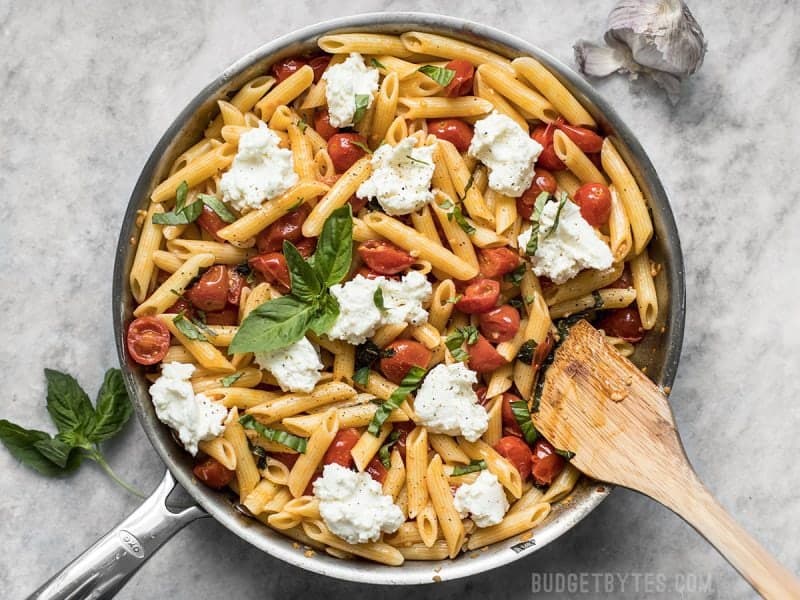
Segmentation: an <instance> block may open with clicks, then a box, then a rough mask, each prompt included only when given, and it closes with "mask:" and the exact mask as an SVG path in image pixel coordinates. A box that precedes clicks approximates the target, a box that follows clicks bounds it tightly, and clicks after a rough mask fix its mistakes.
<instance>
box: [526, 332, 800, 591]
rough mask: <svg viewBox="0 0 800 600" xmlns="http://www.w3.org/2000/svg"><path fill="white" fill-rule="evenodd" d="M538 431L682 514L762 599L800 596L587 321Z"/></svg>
mask: <svg viewBox="0 0 800 600" xmlns="http://www.w3.org/2000/svg"><path fill="white" fill-rule="evenodd" d="M533 422H534V425H536V428H537V429H538V430H539V431H541V432H542V434H544V436H545V437H546V438H547V439H548V440H550V442H551V443H552V444H553V445H554V446H556V447H557V448H562V449H565V450H569V451H570V452H574V453H575V456H574V457H573V458H572V460H571V462H572V464H573V465H574V466H575V467H576V468H578V469H579V470H581V471H582V472H583V473H585V474H586V475H588V476H589V477H592V478H594V479H598V480H600V481H607V482H610V483H614V484H616V485H621V486H624V487H627V488H631V489H633V490H636V491H638V492H641V493H643V494H645V495H647V496H650V497H651V498H653V499H654V500H657V501H658V502H660V503H661V504H663V505H664V506H666V507H667V508H670V509H671V510H673V511H674V512H675V513H677V514H678V515H680V516H681V517H683V518H684V519H685V520H686V521H687V522H688V523H689V524H690V525H692V526H693V527H694V528H695V529H697V531H698V532H700V534H702V535H703V536H704V537H705V538H706V539H707V540H708V541H709V542H710V543H711V544H712V545H713V546H714V547H716V549H717V550H719V552H720V553H721V554H722V555H723V556H724V557H725V558H726V559H727V560H728V561H729V562H730V563H731V564H732V565H733V566H734V567H735V568H736V569H737V570H738V571H739V573H741V574H742V575H743V576H744V578H745V579H747V581H748V582H750V585H752V586H753V588H754V589H755V590H756V591H757V592H758V593H759V594H761V596H763V597H764V598H780V599H782V600H783V599H786V598H800V581H798V580H797V579H796V578H795V576H794V575H792V573H790V572H789V571H788V570H787V569H786V568H784V567H783V566H782V565H781V564H780V563H778V561H777V560H775V558H773V557H772V556H771V555H770V554H769V553H768V552H767V551H766V550H765V549H764V548H763V547H762V546H761V545H760V544H759V543H758V542H757V541H756V540H755V539H753V538H752V537H751V536H750V535H749V534H748V533H747V532H746V531H745V530H744V529H742V528H741V527H740V526H739V525H738V524H737V523H736V522H735V521H734V520H733V518H731V516H730V515H729V514H728V513H727V512H726V511H725V509H723V508H722V507H721V506H720V505H719V504H718V503H717V502H716V500H714V498H713V497H712V496H711V494H710V493H709V491H708V490H707V489H706V488H705V487H704V486H703V484H702V483H701V482H700V480H699V479H698V477H697V474H696V473H695V472H694V470H693V469H692V467H691V465H690V464H689V461H688V459H687V458H686V453H685V452H684V449H683V446H682V445H681V441H680V438H679V437H678V432H677V431H676V430H675V422H674V421H673V418H672V412H671V411H670V408H669V404H668V403H667V398H666V396H665V395H664V394H663V392H662V391H661V390H660V389H659V388H658V387H656V385H655V384H654V383H653V382H652V381H650V380H649V379H648V378H647V377H646V376H645V375H644V374H643V373H642V372H641V371H640V370H639V369H638V368H637V367H636V366H635V365H634V364H633V363H632V362H630V361H629V360H628V359H626V358H624V357H623V356H621V355H620V354H619V353H618V352H617V351H616V350H614V348H612V347H611V346H610V345H608V344H607V343H606V341H605V338H604V336H603V335H602V334H601V333H600V332H598V331H597V330H596V329H595V328H594V327H592V326H591V325H590V324H589V323H587V322H586V321H580V322H578V323H577V324H576V325H575V326H574V327H573V328H572V329H571V331H570V333H569V335H568V337H567V339H566V341H565V342H564V343H563V344H562V345H561V347H560V348H559V349H558V350H557V352H556V356H555V360H554V361H553V364H552V365H551V366H550V368H549V369H548V370H547V375H546V378H545V384H544V389H543V393H542V398H541V403H540V406H539V410H538V411H537V412H534V413H533Z"/></svg>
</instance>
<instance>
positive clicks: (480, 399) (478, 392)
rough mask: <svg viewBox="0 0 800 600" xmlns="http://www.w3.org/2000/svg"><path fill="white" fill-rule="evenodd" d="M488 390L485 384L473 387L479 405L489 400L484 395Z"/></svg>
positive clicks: (484, 404)
mask: <svg viewBox="0 0 800 600" xmlns="http://www.w3.org/2000/svg"><path fill="white" fill-rule="evenodd" d="M488 391H489V388H487V387H486V386H485V385H479V386H478V387H477V388H475V395H476V396H477V397H478V404H480V405H481V406H486V403H487V402H488V401H489V398H487V397H486V392H488Z"/></svg>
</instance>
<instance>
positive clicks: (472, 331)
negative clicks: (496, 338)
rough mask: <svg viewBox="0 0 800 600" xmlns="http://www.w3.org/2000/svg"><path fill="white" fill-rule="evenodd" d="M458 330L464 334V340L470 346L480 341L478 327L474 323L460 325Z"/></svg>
mask: <svg viewBox="0 0 800 600" xmlns="http://www.w3.org/2000/svg"><path fill="white" fill-rule="evenodd" d="M458 332H459V333H461V335H463V336H464V341H466V342H467V345H468V346H471V345H472V344H474V343H476V342H477V341H478V328H477V327H475V326H474V325H467V326H466V327H460V328H459V329H458Z"/></svg>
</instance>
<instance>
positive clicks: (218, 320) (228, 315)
mask: <svg viewBox="0 0 800 600" xmlns="http://www.w3.org/2000/svg"><path fill="white" fill-rule="evenodd" d="M238 321H239V309H237V308H236V307H235V306H228V307H226V308H223V309H222V310H218V311H214V312H207V313H206V325H236V324H237V323H238Z"/></svg>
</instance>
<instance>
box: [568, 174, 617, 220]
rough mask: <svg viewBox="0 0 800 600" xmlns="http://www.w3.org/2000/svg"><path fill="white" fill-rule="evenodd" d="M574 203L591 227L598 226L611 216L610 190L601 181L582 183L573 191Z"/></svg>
mask: <svg viewBox="0 0 800 600" xmlns="http://www.w3.org/2000/svg"><path fill="white" fill-rule="evenodd" d="M575 204H577V205H578V206H580V207H581V216H582V217H583V218H584V219H586V222H587V223H589V225H591V226H592V227H600V226H601V225H603V224H605V223H607V222H608V218H609V217H610V216H611V191H610V190H609V189H608V188H607V187H606V186H605V185H603V184H602V183H584V184H583V185H582V186H581V187H579V188H578V189H577V191H576V192H575Z"/></svg>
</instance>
